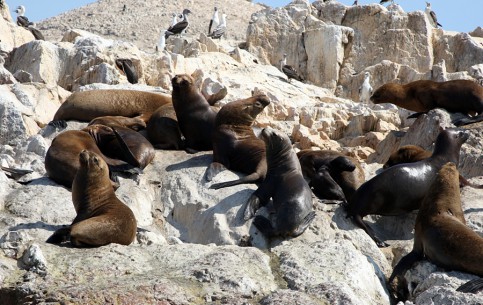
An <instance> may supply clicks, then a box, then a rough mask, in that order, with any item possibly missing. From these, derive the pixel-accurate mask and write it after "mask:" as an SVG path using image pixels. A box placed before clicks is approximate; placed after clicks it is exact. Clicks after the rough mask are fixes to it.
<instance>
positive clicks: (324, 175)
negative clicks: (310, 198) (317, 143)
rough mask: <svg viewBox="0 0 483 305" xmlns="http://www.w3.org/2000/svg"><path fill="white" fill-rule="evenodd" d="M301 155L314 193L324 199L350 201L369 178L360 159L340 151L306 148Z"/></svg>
mask: <svg viewBox="0 0 483 305" xmlns="http://www.w3.org/2000/svg"><path fill="white" fill-rule="evenodd" d="M297 157H298V158H299V161H300V165H301V167H302V173H303V174H304V176H305V177H306V178H307V179H308V180H309V185H310V187H311V188H312V189H313V191H314V194H315V195H316V196H317V197H319V198H321V199H336V200H342V201H349V200H350V199H351V198H352V196H353V195H354V193H355V192H356V190H357V189H358V188H359V186H361V184H362V183H364V181H365V175H364V171H363V170H362V167H361V164H360V163H359V161H357V160H356V159H354V158H352V157H349V156H346V155H344V154H342V153H340V152H337V151H332V150H310V149H304V150H301V151H299V152H298V153H297ZM334 182H335V184H334ZM339 188H340V189H342V191H343V194H340V189H339Z"/></svg>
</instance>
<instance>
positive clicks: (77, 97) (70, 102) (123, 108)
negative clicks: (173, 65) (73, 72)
mask: <svg viewBox="0 0 483 305" xmlns="http://www.w3.org/2000/svg"><path fill="white" fill-rule="evenodd" d="M170 102H171V98H170V97H169V96H168V95H163V94H157V93H152V92H144V91H136V90H118V89H109V90H90V91H81V92H75V93H72V94H71V95H70V96H69V97H68V98H67V100H66V101H65V102H64V103H63V104H62V105H60V107H59V109H58V110H57V112H56V113H55V115H54V121H59V120H79V121H84V122H89V121H91V120H93V119H95V118H97V117H100V116H125V117H135V116H140V118H141V119H142V120H144V121H145V122H147V121H148V120H149V117H150V116H151V114H152V113H153V112H154V111H156V109H158V108H159V107H161V106H163V105H164V104H167V103H170Z"/></svg>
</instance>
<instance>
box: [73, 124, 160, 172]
mask: <svg viewBox="0 0 483 305" xmlns="http://www.w3.org/2000/svg"><path fill="white" fill-rule="evenodd" d="M82 131H85V132H87V133H89V134H90V135H91V137H92V138H93V139H95V141H96V143H97V146H98V147H99V149H100V150H101V152H102V153H103V154H104V155H105V156H107V157H109V158H113V159H119V160H123V161H125V162H127V163H129V164H131V165H132V166H134V167H139V168H140V169H144V168H145V167H146V166H147V165H148V164H149V163H151V161H153V159H154V155H155V151H154V147H153V145H151V143H149V141H148V140H147V139H146V138H145V137H144V136H143V135H141V134H140V133H138V132H136V131H134V130H132V129H130V128H127V127H122V126H117V127H108V126H105V125H100V124H96V125H90V126H87V127H85V128H83V129H82Z"/></svg>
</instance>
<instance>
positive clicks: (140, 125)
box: [89, 106, 162, 131]
mask: <svg viewBox="0 0 483 305" xmlns="http://www.w3.org/2000/svg"><path fill="white" fill-rule="evenodd" d="M161 107H162V106H161ZM96 124H99V125H105V126H109V127H118V126H121V127H127V128H130V129H132V130H136V131H139V130H142V129H144V128H146V122H144V120H143V119H141V117H134V118H128V117H124V116H101V117H98V118H95V119H93V120H92V121H90V122H89V125H96Z"/></svg>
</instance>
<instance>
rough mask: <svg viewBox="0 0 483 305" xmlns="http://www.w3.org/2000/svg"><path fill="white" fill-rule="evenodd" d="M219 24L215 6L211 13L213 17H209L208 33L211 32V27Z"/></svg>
mask: <svg viewBox="0 0 483 305" xmlns="http://www.w3.org/2000/svg"><path fill="white" fill-rule="evenodd" d="M222 17H223V16H222ZM219 25H220V19H219V18H218V8H217V7H216V6H215V12H214V13H213V17H211V20H210V25H209V26H208V35H210V34H211V29H212V28H214V29H216V28H217V27H218V26H219Z"/></svg>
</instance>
